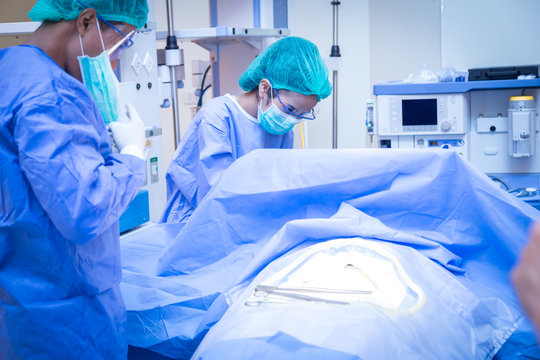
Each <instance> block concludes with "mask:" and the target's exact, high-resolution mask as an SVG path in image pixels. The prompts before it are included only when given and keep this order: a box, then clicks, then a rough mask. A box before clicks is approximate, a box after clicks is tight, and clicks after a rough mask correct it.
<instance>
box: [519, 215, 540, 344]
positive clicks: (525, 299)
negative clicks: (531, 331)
mask: <svg viewBox="0 0 540 360" xmlns="http://www.w3.org/2000/svg"><path fill="white" fill-rule="evenodd" d="M512 282H513V283H514V287H515V288H516V291H517V294H518V297H519V300H520V301H521V304H522V305H523V308H524V309H525V311H526V312H527V314H528V315H529V317H530V318H531V320H532V322H533V324H534V325H535V327H536V331H537V334H539V335H540V224H537V225H536V226H535V227H534V230H533V232H532V235H531V238H530V240H529V244H528V245H527V247H526V248H525V250H524V251H523V254H522V256H521V261H520V262H519V264H518V265H517V266H516V267H515V268H514V272H513V274H512Z"/></svg>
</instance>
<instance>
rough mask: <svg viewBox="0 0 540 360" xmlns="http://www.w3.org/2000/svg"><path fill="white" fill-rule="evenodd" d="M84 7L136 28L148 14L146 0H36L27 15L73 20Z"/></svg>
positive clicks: (141, 24)
mask: <svg viewBox="0 0 540 360" xmlns="http://www.w3.org/2000/svg"><path fill="white" fill-rule="evenodd" d="M83 5H84V6H83ZM86 8H92V9H94V10H96V12H97V13H98V15H99V16H101V17H102V18H103V19H105V20H107V21H120V22H124V23H128V24H131V25H134V26H135V27H137V28H140V27H142V26H144V24H145V23H146V19H147V16H148V4H147V3H146V0H80V1H77V0H38V1H37V3H36V5H34V7H33V8H32V10H30V12H29V13H28V17H30V19H31V20H33V21H60V20H73V19H76V18H77V17H78V16H79V14H80V13H81V12H82V11H83V10H84V9H86Z"/></svg>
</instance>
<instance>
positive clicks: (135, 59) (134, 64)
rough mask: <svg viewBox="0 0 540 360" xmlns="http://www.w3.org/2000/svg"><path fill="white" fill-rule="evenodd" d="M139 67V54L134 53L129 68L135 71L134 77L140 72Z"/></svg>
mask: <svg viewBox="0 0 540 360" xmlns="http://www.w3.org/2000/svg"><path fill="white" fill-rule="evenodd" d="M141 66H142V61H141V57H140V56H139V53H135V55H134V56H133V59H132V60H131V67H132V68H133V71H135V75H139V72H140V71H141Z"/></svg>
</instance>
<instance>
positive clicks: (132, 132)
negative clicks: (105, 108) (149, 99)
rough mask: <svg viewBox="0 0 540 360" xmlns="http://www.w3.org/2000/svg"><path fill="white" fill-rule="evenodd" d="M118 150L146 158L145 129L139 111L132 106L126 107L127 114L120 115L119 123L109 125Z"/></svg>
mask: <svg viewBox="0 0 540 360" xmlns="http://www.w3.org/2000/svg"><path fill="white" fill-rule="evenodd" d="M109 128H110V129H111V132H112V136H113V139H114V142H115V143H116V146H117V147H118V150H120V153H122V154H129V155H133V156H137V157H139V158H141V159H143V160H144V159H145V157H144V143H145V129H144V123H143V122H142V120H141V118H140V116H139V114H138V113H137V110H135V108H134V107H133V105H131V104H127V105H126V114H125V115H120V116H119V117H118V121H115V122H111V123H110V124H109Z"/></svg>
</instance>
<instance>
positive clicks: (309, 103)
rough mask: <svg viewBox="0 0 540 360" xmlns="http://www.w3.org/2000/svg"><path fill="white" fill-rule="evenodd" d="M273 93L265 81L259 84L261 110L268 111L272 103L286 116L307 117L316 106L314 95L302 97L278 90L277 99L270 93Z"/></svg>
mask: <svg viewBox="0 0 540 360" xmlns="http://www.w3.org/2000/svg"><path fill="white" fill-rule="evenodd" d="M272 91H274V90H273V89H272V87H271V85H270V82H269V81H268V80H267V79H263V80H262V81H261V83H260V84H259V97H260V98H261V99H262V104H263V107H262V110H263V111H264V110H266V109H268V108H269V107H270V106H272V101H273V103H274V104H275V105H276V106H277V107H278V108H280V109H281V111H283V112H284V113H287V114H291V115H293V114H297V115H308V114H310V113H311V110H312V109H313V108H314V107H315V105H317V103H318V100H317V96H316V95H304V94H300V93H297V92H295V91H290V90H278V94H279V99H278V97H277V96H276V95H275V93H274V94H272V93H271V92H272ZM279 100H281V101H279Z"/></svg>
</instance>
